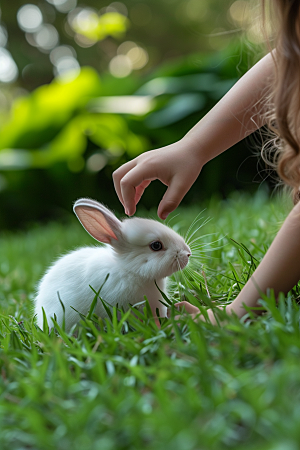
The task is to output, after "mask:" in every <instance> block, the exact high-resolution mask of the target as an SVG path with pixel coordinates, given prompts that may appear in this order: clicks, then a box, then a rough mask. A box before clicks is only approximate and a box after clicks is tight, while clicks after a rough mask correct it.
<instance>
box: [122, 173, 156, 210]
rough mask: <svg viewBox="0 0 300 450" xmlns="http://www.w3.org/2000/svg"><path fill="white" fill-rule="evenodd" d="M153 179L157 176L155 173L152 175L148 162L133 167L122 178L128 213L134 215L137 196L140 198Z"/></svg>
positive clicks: (123, 194)
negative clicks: (154, 175)
mask: <svg viewBox="0 0 300 450" xmlns="http://www.w3.org/2000/svg"><path fill="white" fill-rule="evenodd" d="M152 180H155V177H153V175H152V177H151V175H150V173H149V168H148V167H147V166H146V164H144V165H138V166H135V167H133V168H132V169H131V170H130V171H129V172H127V174H126V175H125V176H124V177H123V178H122V179H121V180H120V188H121V195H122V198H123V202H124V203H123V205H124V207H125V211H126V214H128V215H129V216H132V215H133V214H134V213H135V209H136V208H135V207H136V201H135V200H136V198H137V199H140V197H141V195H142V193H143V191H144V189H145V188H146V186H147V185H148V184H149V183H150V182H151V181H152ZM139 186H140V188H139Z"/></svg>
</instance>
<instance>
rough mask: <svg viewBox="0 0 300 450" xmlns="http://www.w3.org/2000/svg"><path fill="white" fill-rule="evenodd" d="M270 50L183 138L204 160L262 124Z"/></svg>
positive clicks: (271, 66)
mask: <svg viewBox="0 0 300 450" xmlns="http://www.w3.org/2000/svg"><path fill="white" fill-rule="evenodd" d="M273 58H274V56H273V55H272V54H271V53H269V54H268V55H266V56H265V57H264V58H262V59H261V60H260V61H259V62H258V63H257V64H256V65H255V66H253V67H252V68H251V69H250V70H249V71H248V72H247V73H246V74H245V75H244V76H243V77H242V78H241V79H240V80H239V81H237V83H236V84H235V85H234V86H233V87H232V88H231V89H230V90H229V91H228V92H227V94H226V95H225V96H224V97H223V98H222V99H221V100H220V101H219V102H218V103H217V104H216V106H215V107H214V108H212V109H211V110H210V111H209V113H208V114H207V115H206V116H205V117H204V118H203V119H202V120H201V121H200V122H199V123H198V124H197V125H195V126H194V128H192V129H191V130H190V131H189V132H188V133H187V134H186V135H185V137H184V138H183V139H182V143H184V144H185V145H187V143H189V145H190V146H191V147H194V149H195V151H198V152H199V157H200V161H201V162H202V163H206V162H207V161H210V160H211V159H213V158H214V157H215V156H217V155H219V154H220V153H222V152H223V151H225V150H227V149H228V148H229V147H232V146H233V145H234V144H236V143H237V142H239V141H240V140H242V139H244V138H245V137H246V136H248V135H249V134H251V133H253V132H254V131H255V130H257V129H258V128H260V127H261V126H262V125H264V124H265V119H264V116H263V115H262V114H261V113H262V112H263V109H264V103H265V98H266V96H267V95H268V93H269V88H270V83H271V79H272V76H273V73H274V60H273Z"/></svg>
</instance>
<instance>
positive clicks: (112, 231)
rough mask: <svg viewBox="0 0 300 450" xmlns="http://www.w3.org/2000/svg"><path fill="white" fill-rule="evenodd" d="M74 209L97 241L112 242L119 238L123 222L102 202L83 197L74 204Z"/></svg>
mask: <svg viewBox="0 0 300 450" xmlns="http://www.w3.org/2000/svg"><path fill="white" fill-rule="evenodd" d="M73 210H74V212H75V214H76V216H77V218H78V219H79V221H80V222H81V224H82V225H83V227H84V228H85V229H86V231H87V232H88V233H89V234H90V235H91V236H92V237H93V238H94V239H96V240H97V241H99V242H104V243H106V244H110V243H111V240H112V239H116V240H118V237H117V236H118V235H119V236H120V234H121V222H120V220H118V219H117V218H116V216H115V215H114V214H113V213H112V212H111V211H109V210H108V209H107V208H105V206H103V205H101V203H98V202H96V201H95V200H90V199H87V198H81V199H79V200H77V201H76V202H75V204H74V207H73Z"/></svg>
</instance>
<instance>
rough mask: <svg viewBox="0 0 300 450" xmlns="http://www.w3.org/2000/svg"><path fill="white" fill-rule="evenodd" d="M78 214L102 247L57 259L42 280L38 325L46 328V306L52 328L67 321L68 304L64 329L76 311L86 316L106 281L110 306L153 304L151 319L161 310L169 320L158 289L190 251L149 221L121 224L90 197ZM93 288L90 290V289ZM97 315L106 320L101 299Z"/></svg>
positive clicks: (77, 209) (76, 206)
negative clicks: (145, 302) (145, 301)
mask: <svg viewBox="0 0 300 450" xmlns="http://www.w3.org/2000/svg"><path fill="white" fill-rule="evenodd" d="M74 212H75V214H76V216H77V217H78V219H79V221H80V222H81V224H82V225H83V227H84V228H85V229H86V231H87V232H88V233H89V234H90V235H91V236H92V237H93V238H94V239H96V240H97V241H99V242H103V243H105V246H101V247H83V248H79V249H78V250H75V251H73V252H71V253H68V254H67V255H65V256H62V257H61V258H60V259H58V260H57V261H56V262H55V263H54V264H53V265H52V266H51V267H50V268H49V270H48V271H47V272H46V274H45V275H44V277H43V278H42V279H41V281H40V283H39V285H38V290H37V296H36V299H35V314H36V316H37V324H38V326H39V327H40V328H42V327H43V313H42V308H44V311H45V313H46V317H47V320H48V324H49V326H50V327H51V325H52V321H51V317H53V318H54V315H55V316H56V320H57V322H58V324H60V325H61V324H62V322H63V308H62V305H61V303H60V301H59V298H60V299H61V301H62V302H63V304H64V306H65V326H66V330H67V331H68V330H70V329H71V327H72V326H73V325H74V324H76V323H77V322H79V320H80V316H79V314H78V313H76V312H75V311H74V310H73V309H72V308H71V306H72V307H73V308H75V309H76V310H77V311H79V312H80V313H82V314H84V315H86V314H87V312H88V311H89V308H90V306H91V303H92V301H93V299H94V297H95V293H94V292H93V290H92V289H91V288H90V286H91V287H92V288H93V289H94V290H95V291H98V290H99V288H100V287H101V285H102V284H103V283H104V281H105V278H106V277H107V274H109V277H108V279H107V281H106V282H105V283H104V285H103V287H102V290H101V293H100V296H101V298H102V299H103V300H104V301H105V302H106V303H108V304H109V305H111V306H115V305H117V304H118V305H119V307H124V308H125V309H126V308H127V307H128V304H129V303H130V304H131V305H134V304H136V303H139V302H142V301H143V300H144V296H146V297H147V298H148V300H149V304H150V307H151V310H152V312H153V315H154V316H156V308H158V310H159V313H160V317H166V313H167V308H166V307H165V306H164V305H163V304H162V303H161V302H160V300H162V296H161V294H160V292H159V290H158V289H157V286H156V285H155V282H156V283H157V285H158V286H159V288H160V289H161V291H165V290H166V277H168V276H170V275H171V274H172V273H174V272H176V271H178V270H181V269H183V268H184V267H185V266H186V265H187V263H188V260H189V256H190V255H191V250H190V248H189V247H188V246H187V245H186V243H185V242H184V239H183V238H182V237H181V236H179V235H178V234H177V233H176V232H175V231H173V230H172V229H171V228H169V227H167V226H166V225H163V224H162V223H160V222H156V221H155V220H150V219H142V218H137V217H134V218H130V219H125V220H123V221H120V220H119V219H117V217H116V216H115V215H114V214H113V213H112V212H111V211H109V210H108V209H107V208H106V207H105V206H103V205H102V204H100V203H98V202H96V201H95V200H90V199H85V198H83V199H79V200H77V201H76V202H75V204H74ZM89 285H90V286H89ZM94 312H95V314H97V315H98V316H100V317H102V318H104V317H107V314H106V312H105V309H104V308H103V305H102V302H101V301H100V300H98V302H97V305H96V308H95V310H94Z"/></svg>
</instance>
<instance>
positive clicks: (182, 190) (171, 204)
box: [157, 176, 191, 220]
mask: <svg viewBox="0 0 300 450" xmlns="http://www.w3.org/2000/svg"><path fill="white" fill-rule="evenodd" d="M190 187H191V186H190V184H189V183H188V184H187V183H183V182H182V179H181V177H179V176H177V177H174V178H173V179H172V181H171V183H170V185H169V187H168V189H167V190H166V192H165V194H164V196H163V198H162V200H161V202H160V204H159V206H158V211H157V214H158V217H160V218H161V219H163V220H165V219H166V218H167V216H168V215H169V214H170V213H171V212H173V211H174V210H175V209H176V208H177V206H178V205H179V203H180V202H181V200H182V199H183V197H184V196H185V194H186V193H187V191H188V190H189V189H190Z"/></svg>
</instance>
